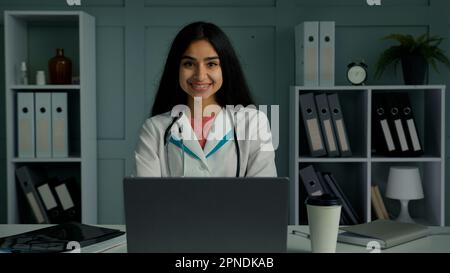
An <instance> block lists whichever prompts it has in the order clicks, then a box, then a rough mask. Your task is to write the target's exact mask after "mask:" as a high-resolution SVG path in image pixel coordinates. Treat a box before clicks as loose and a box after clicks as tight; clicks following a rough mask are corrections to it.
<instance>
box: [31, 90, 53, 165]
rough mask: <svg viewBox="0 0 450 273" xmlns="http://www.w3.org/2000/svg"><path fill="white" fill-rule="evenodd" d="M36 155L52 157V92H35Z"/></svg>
mask: <svg viewBox="0 0 450 273" xmlns="http://www.w3.org/2000/svg"><path fill="white" fill-rule="evenodd" d="M35 100H36V103H35V106H36V107H35V116H36V157H47V158H48V157H52V115H51V113H52V104H51V103H52V102H51V93H47V92H45V93H36V94H35Z"/></svg>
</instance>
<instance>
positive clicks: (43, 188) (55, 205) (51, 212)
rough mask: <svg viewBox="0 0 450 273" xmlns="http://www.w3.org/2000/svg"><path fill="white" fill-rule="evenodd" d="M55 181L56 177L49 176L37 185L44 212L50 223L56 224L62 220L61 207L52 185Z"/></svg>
mask: <svg viewBox="0 0 450 273" xmlns="http://www.w3.org/2000/svg"><path fill="white" fill-rule="evenodd" d="M57 182H58V180H57V179H56V178H50V179H48V180H47V181H45V182H44V183H41V185H40V186H38V187H37V190H38V193H39V195H40V197H41V200H42V202H43V204H44V207H45V210H46V213H47V215H48V217H49V220H50V222H51V223H52V224H57V223H61V222H63V221H64V218H63V211H62V207H61V204H60V202H59V200H58V199H57V196H56V192H55V190H54V185H55V183H57Z"/></svg>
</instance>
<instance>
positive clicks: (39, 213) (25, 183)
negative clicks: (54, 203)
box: [16, 166, 50, 224]
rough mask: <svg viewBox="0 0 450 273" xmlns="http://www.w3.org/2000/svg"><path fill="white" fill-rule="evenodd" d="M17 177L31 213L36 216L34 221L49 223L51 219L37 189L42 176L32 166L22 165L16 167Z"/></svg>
mask: <svg viewBox="0 0 450 273" xmlns="http://www.w3.org/2000/svg"><path fill="white" fill-rule="evenodd" d="M16 177H17V181H18V183H19V185H20V188H21V189H22V191H23V193H24V194H25V199H26V200H27V202H28V205H29V208H30V209H31V215H32V216H33V218H34V219H33V222H34V223H37V224H49V223H50V221H49V218H48V216H47V213H46V210H45V207H44V204H43V203H42V201H41V199H40V197H39V195H38V193H37V191H36V185H38V184H39V183H40V180H42V176H41V175H39V174H37V173H36V172H34V171H33V170H32V169H31V168H30V167H28V166H22V167H20V168H17V169H16ZM19 205H21V204H19Z"/></svg>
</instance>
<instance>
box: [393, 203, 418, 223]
mask: <svg viewBox="0 0 450 273" xmlns="http://www.w3.org/2000/svg"><path fill="white" fill-rule="evenodd" d="M408 203H409V200H400V204H401V206H402V207H401V210H400V214H399V215H398V217H397V219H395V220H396V221H398V222H403V223H415V221H414V220H413V219H412V218H411V216H409V211H408Z"/></svg>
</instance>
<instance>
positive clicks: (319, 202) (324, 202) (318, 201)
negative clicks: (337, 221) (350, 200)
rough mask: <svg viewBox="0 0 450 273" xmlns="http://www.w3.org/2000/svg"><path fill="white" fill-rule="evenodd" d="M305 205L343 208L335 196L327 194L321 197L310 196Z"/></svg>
mask: <svg viewBox="0 0 450 273" xmlns="http://www.w3.org/2000/svg"><path fill="white" fill-rule="evenodd" d="M305 204H307V205H313V206H341V205H342V201H341V199H340V198H339V197H337V196H335V195H331V194H328V193H325V194H322V195H320V196H308V197H307V198H306V200H305Z"/></svg>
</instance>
